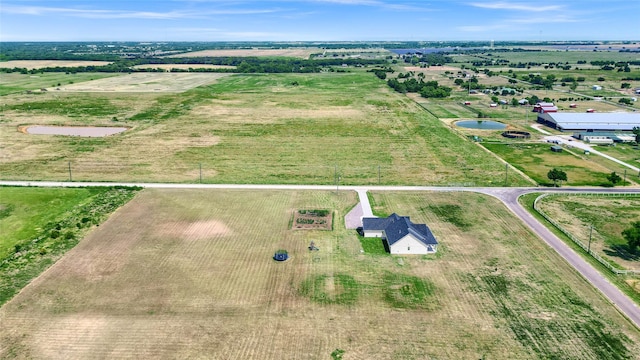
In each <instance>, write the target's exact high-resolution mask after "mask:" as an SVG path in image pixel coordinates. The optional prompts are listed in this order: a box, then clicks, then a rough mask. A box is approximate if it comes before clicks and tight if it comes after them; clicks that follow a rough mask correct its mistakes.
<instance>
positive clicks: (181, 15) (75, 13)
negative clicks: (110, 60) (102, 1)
mask: <svg viewBox="0 0 640 360" xmlns="http://www.w3.org/2000/svg"><path fill="white" fill-rule="evenodd" d="M0 11H1V12H2V13H5V14H18V15H34V16H46V15H53V14H57V15H62V16H71V17H82V18H92V19H188V18H203V17H206V16H207V15H250V14H265V13H272V12H275V10H269V9H251V10H245V9H229V10H203V11H195V10H191V11H166V12H152V11H125V10H95V9H75V8H59V7H46V6H13V5H5V6H2V8H0Z"/></svg>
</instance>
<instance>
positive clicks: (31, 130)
mask: <svg viewBox="0 0 640 360" xmlns="http://www.w3.org/2000/svg"><path fill="white" fill-rule="evenodd" d="M127 130H128V128H126V127H110V126H44V125H33V126H28V127H26V128H25V129H24V131H25V132H26V133H27V134H32V135H65V136H82V137H104V136H109V135H114V134H118V133H121V132H124V131H127Z"/></svg>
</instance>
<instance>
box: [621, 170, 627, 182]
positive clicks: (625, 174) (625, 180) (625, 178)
mask: <svg viewBox="0 0 640 360" xmlns="http://www.w3.org/2000/svg"><path fill="white" fill-rule="evenodd" d="M626 184H627V169H624V180H623V181H622V186H626Z"/></svg>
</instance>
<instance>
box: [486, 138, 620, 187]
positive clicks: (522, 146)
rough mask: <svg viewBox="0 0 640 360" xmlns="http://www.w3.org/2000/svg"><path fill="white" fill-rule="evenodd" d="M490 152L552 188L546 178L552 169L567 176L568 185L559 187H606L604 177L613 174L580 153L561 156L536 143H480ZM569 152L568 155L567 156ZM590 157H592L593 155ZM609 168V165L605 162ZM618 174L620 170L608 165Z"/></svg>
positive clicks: (544, 145)
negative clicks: (561, 171)
mask: <svg viewBox="0 0 640 360" xmlns="http://www.w3.org/2000/svg"><path fill="white" fill-rule="evenodd" d="M482 146H484V147H486V148H487V149H489V150H490V151H491V152H493V153H495V154H497V155H498V156H500V157H501V158H503V159H505V160H506V161H507V162H509V163H510V164H511V165H513V166H514V167H515V168H517V169H518V170H520V171H522V172H524V173H525V174H527V175H528V176H529V177H531V178H532V179H534V180H535V181H536V182H538V184H540V185H544V186H551V185H553V182H552V181H551V180H549V179H548V178H547V173H548V172H549V170H551V169H553V168H558V169H560V170H563V171H564V172H565V173H566V174H567V179H568V180H567V182H566V183H564V182H563V184H562V185H565V184H566V185H574V186H581V185H588V186H601V185H606V184H608V183H609V181H608V180H607V175H608V174H610V173H611V171H613V170H612V169H610V168H607V167H605V166H603V165H601V164H600V161H601V160H600V159H598V162H596V161H591V160H590V159H591V157H589V158H586V157H585V156H584V155H583V154H582V153H581V152H579V150H577V149H576V150H575V151H573V150H571V149H566V148H565V149H564V151H563V152H561V153H554V152H551V151H550V150H549V149H550V146H551V144H537V143H511V144H500V143H482ZM570 151H571V152H570ZM592 156H593V155H592ZM607 164H608V162H607ZM609 165H610V166H612V168H613V169H615V170H616V171H618V173H619V172H620V169H621V168H618V167H617V166H614V165H613V164H609Z"/></svg>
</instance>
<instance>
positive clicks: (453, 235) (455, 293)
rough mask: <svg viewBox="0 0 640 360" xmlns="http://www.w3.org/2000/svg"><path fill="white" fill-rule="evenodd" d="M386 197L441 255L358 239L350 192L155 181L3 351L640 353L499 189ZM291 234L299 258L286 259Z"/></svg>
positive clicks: (89, 241)
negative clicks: (366, 248) (299, 217)
mask: <svg viewBox="0 0 640 360" xmlns="http://www.w3.org/2000/svg"><path fill="white" fill-rule="evenodd" d="M372 197H373V198H374V199H375V203H376V206H378V207H381V208H382V210H384V211H385V212H389V213H390V212H398V213H400V214H403V215H409V216H411V218H412V220H413V221H415V222H424V223H427V224H429V226H430V227H431V229H432V230H433V232H434V235H435V236H436V237H437V238H438V239H439V241H440V246H439V252H438V254H435V255H428V256H405V257H399V256H390V255H384V256H383V255H381V254H370V253H367V252H365V253H361V251H360V250H361V244H360V241H359V239H358V237H357V234H356V233H355V231H353V230H345V229H344V223H343V220H342V219H343V218H344V215H345V214H346V213H347V211H348V210H349V209H350V208H351V207H352V206H353V204H354V203H355V202H356V194H355V193H354V192H344V191H343V192H339V193H336V192H310V191H268V192H263V191H262V192H258V191H231V190H227V191H219V190H216V191H209V190H197V191H194V190H145V191H143V192H141V193H140V194H139V195H138V196H137V197H136V198H135V199H134V200H132V201H131V202H129V203H128V204H127V205H126V206H125V207H123V208H122V209H121V210H120V211H118V212H116V213H115V214H114V215H113V216H112V217H111V218H110V219H109V220H108V221H107V222H106V223H104V224H103V225H101V226H100V227H99V228H96V229H95V230H94V231H92V232H91V233H90V234H89V236H87V237H86V238H85V239H84V240H83V241H82V242H81V243H80V244H79V245H78V246H76V247H75V248H74V249H73V250H71V251H70V252H68V253H67V255H66V256H65V257H64V258H63V259H61V260H60V261H59V262H58V263H56V264H55V266H53V267H52V268H51V269H50V270H49V271H48V272H46V273H45V274H43V275H42V276H41V277H40V278H38V279H37V280H36V281H34V282H33V283H32V284H31V285H30V286H28V287H27V288H25V289H24V290H23V291H22V292H21V293H20V294H19V295H18V296H16V297H15V298H14V299H13V300H12V301H11V302H9V303H7V304H6V305H5V306H4V307H3V308H2V309H0V319H2V325H3V326H2V327H0V339H2V342H1V343H2V344H6V345H5V346H4V347H0V356H1V357H11V356H14V357H16V356H18V357H43V358H46V357H53V356H55V357H65V358H96V357H105V356H108V357H123V356H129V357H151V358H162V357H166V356H178V357H187V358H188V357H194V356H200V357H207V358H219V357H225V358H244V359H252V358H255V359H282V358H314V359H316V358H317V359H321V358H328V357H329V356H330V354H331V353H335V352H336V351H338V350H339V351H338V352H344V356H345V358H348V357H351V358H363V359H364V358H366V359H388V358H402V359H424V358H456V359H476V358H482V357H485V358H490V359H525V358H526V359H530V358H561V359H598V360H599V359H625V358H632V357H633V356H634V355H633V354H637V353H638V351H640V345H638V344H640V342H639V340H640V333H639V332H638V330H637V329H635V328H633V327H631V325H630V324H629V323H628V322H627V321H626V320H624V319H623V318H622V317H621V316H620V314H619V313H618V312H617V311H616V310H615V308H614V307H613V306H611V305H610V304H608V303H606V301H605V300H604V299H603V298H602V296H601V295H600V294H598V293H597V292H596V290H594V289H593V288H592V287H591V286H590V285H589V284H588V283H587V282H585V281H584V280H583V279H582V278H581V277H579V276H578V275H577V274H576V273H575V271H574V270H573V269H572V268H570V267H569V266H568V265H566V263H565V262H564V261H562V260H561V259H560V258H559V256H558V255H557V254H556V253H555V252H553V251H552V250H551V249H549V248H548V247H547V246H545V245H544V243H542V242H541V241H540V240H539V239H537V238H536V237H535V236H533V235H532V234H531V233H530V232H529V231H528V230H527V229H526V228H525V227H524V226H523V225H522V224H521V223H520V221H518V220H517V219H516V218H515V217H514V216H513V214H511V213H510V212H509V211H508V210H507V209H506V208H505V207H504V206H502V205H501V204H500V203H499V202H498V201H497V200H495V199H493V198H491V197H487V196H482V195H477V194H466V193H426V192H425V193H402V192H397V193H396V192H394V193H373V194H372ZM460 204H465V206H461V205H460ZM296 209H333V210H334V211H335V218H334V219H336V224H335V226H334V230H333V231H323V230H292V229H291V228H290V226H289V223H290V221H291V214H292V212H293V211H295V210H296ZM450 213H455V214H456V216H457V217H456V219H455V221H452V219H453V218H452V217H451V216H450ZM311 240H313V241H314V243H315V244H316V246H318V247H319V248H320V250H319V251H313V252H311V251H309V250H308V249H307V246H308V244H309V242H310V241H311ZM278 249H285V250H287V251H288V253H289V255H290V258H289V260H287V261H285V262H282V263H280V262H275V261H273V260H272V258H271V257H272V255H273V253H274V251H276V250H278ZM424 332H428V336H423V335H421V336H416V334H423V333H424ZM291 339H296V341H293V342H292V341H291ZM78 344H82V346H79V345H78Z"/></svg>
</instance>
